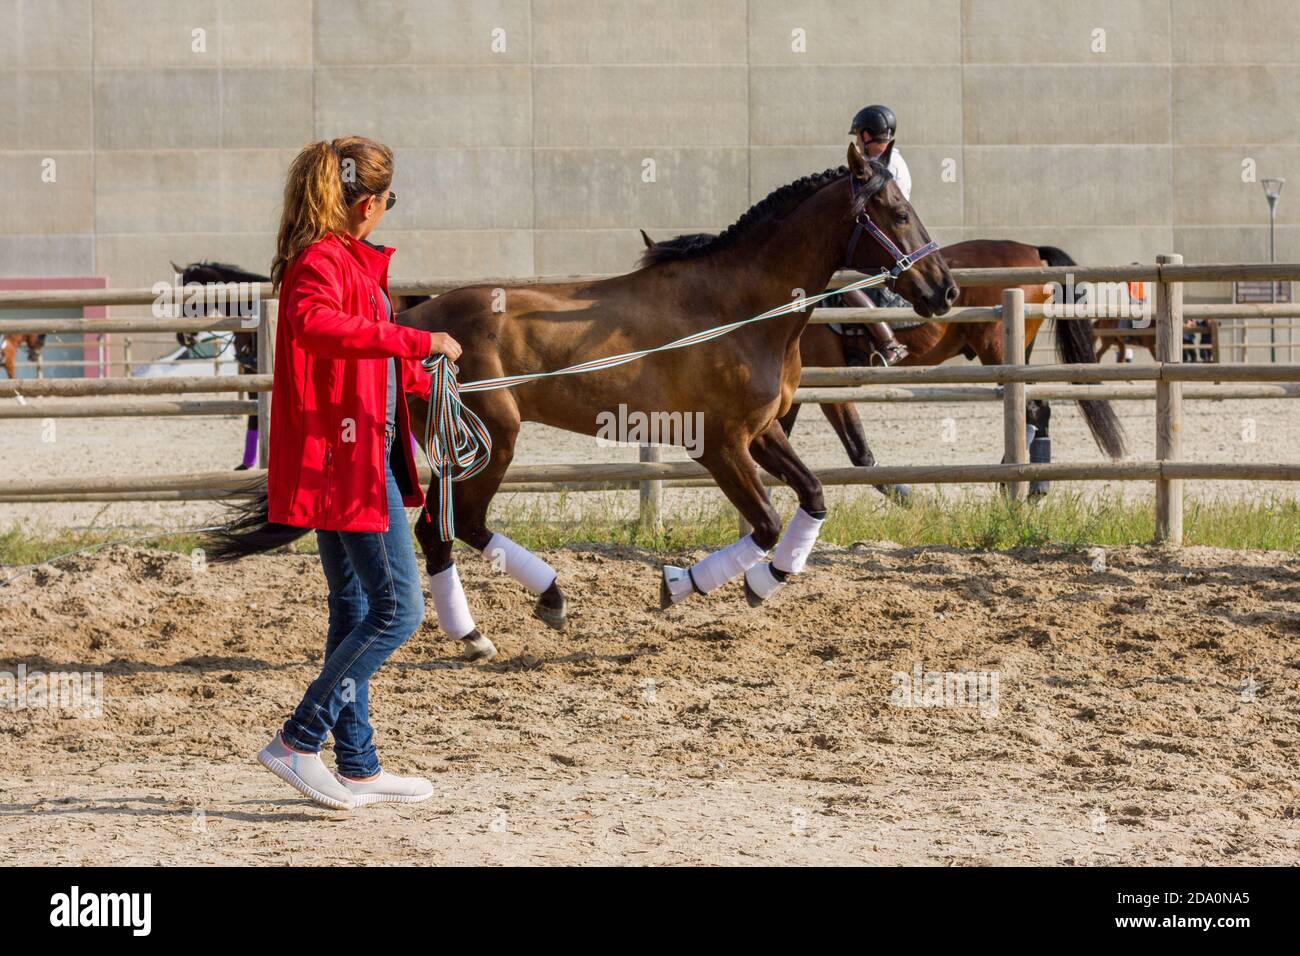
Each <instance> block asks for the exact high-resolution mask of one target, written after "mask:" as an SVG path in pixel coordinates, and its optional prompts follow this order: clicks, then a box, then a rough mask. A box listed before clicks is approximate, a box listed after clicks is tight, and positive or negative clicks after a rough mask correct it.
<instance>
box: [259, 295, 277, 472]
mask: <svg viewBox="0 0 1300 956" xmlns="http://www.w3.org/2000/svg"><path fill="white" fill-rule="evenodd" d="M278 304H279V303H277V302H276V301H274V300H261V301H259V302H258V319H257V374H258V375H270V374H272V372H273V371H274V369H275V351H274V350H275V328H274V325H273V323H274V322H275V317H276V315H277V312H278V310H277V308H276V307H277V305H278ZM270 441H271V393H270V392H258V393H257V467H258V468H265V467H266V462H267V456H268V453H269V449H270Z"/></svg>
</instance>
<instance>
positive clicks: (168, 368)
mask: <svg viewBox="0 0 1300 956" xmlns="http://www.w3.org/2000/svg"><path fill="white" fill-rule="evenodd" d="M194 339H195V341H194V344H193V345H191V346H182V347H181V348H178V349H176V350H175V351H173V352H169V353H167V354H166V355H163V356H161V357H159V358H156V359H154V360H153V361H152V362H148V363H146V364H144V365H137V366H135V367H134V368H133V369H132V370H131V375H132V377H133V378H163V377H165V376H168V375H180V376H197V375H238V374H239V363H238V362H237V361H236V360H235V341H234V336H233V335H231V334H230V333H229V332H196V333H195V336H194Z"/></svg>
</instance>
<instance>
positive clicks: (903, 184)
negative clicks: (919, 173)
mask: <svg viewBox="0 0 1300 956" xmlns="http://www.w3.org/2000/svg"><path fill="white" fill-rule="evenodd" d="M889 172H890V173H891V174H893V177H894V179H895V180H897V181H898V188H899V189H901V190H902V191H903V198H904V199H906V200H907V201H908V202H911V201H912V173H911V171H910V170H909V169H908V168H907V163H905V162H904V161H903V154H902V153H900V152H899V151H898V146H897V145H895V146H894V152H893V154H892V155H891V156H890V157H889Z"/></svg>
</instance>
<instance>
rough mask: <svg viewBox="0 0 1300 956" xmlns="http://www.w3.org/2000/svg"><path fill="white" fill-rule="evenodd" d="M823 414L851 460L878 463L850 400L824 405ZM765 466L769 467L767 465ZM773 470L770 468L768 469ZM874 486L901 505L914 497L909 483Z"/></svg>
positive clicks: (862, 464) (866, 464) (866, 465)
mask: <svg viewBox="0 0 1300 956" xmlns="http://www.w3.org/2000/svg"><path fill="white" fill-rule="evenodd" d="M796 407H797V406H796ZM822 414H823V415H825V416H826V420H827V421H828V422H830V423H831V428H833V429H835V434H836V435H838V436H839V437H840V444H841V445H843V446H844V450H845V451H846V452H848V456H849V461H851V462H853V464H855V465H857V466H858V467H859V468H870V467H871V466H872V465H874V464H875V463H876V456H875V455H874V454H872V451H871V446H870V445H869V444H867V433H866V430H865V429H864V428H863V427H862V419H861V417H859V415H858V410H857V409H856V408H854V407H853V406H852V405H850V404H849V403H848V402H840V403H838V404H835V405H829V404H828V405H823V406H822ZM763 467H764V468H767V465H763ZM771 470H772V469H770V468H768V471H771ZM874 487H875V489H876V490H877V491H878V492H880V493H881V494H882V495H884V496H885V497H886V498H892V499H893V500H894V501H896V502H898V503H899V504H900V505H905V504H907V503H908V502H909V501H910V500H911V497H912V489H911V487H910V486H909V485H875V486H874Z"/></svg>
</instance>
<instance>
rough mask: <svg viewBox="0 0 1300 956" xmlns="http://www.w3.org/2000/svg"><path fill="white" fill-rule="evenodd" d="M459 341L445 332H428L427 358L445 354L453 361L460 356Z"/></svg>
mask: <svg viewBox="0 0 1300 956" xmlns="http://www.w3.org/2000/svg"><path fill="white" fill-rule="evenodd" d="M460 351H461V350H460V343H459V342H457V341H456V340H455V339H453V338H452V337H451V336H450V335H448V334H447V333H446V332H430V333H429V358H433V357H434V356H435V355H445V356H447V358H449V359H451V360H452V361H453V362H454V361H456V359H458V358H460Z"/></svg>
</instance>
